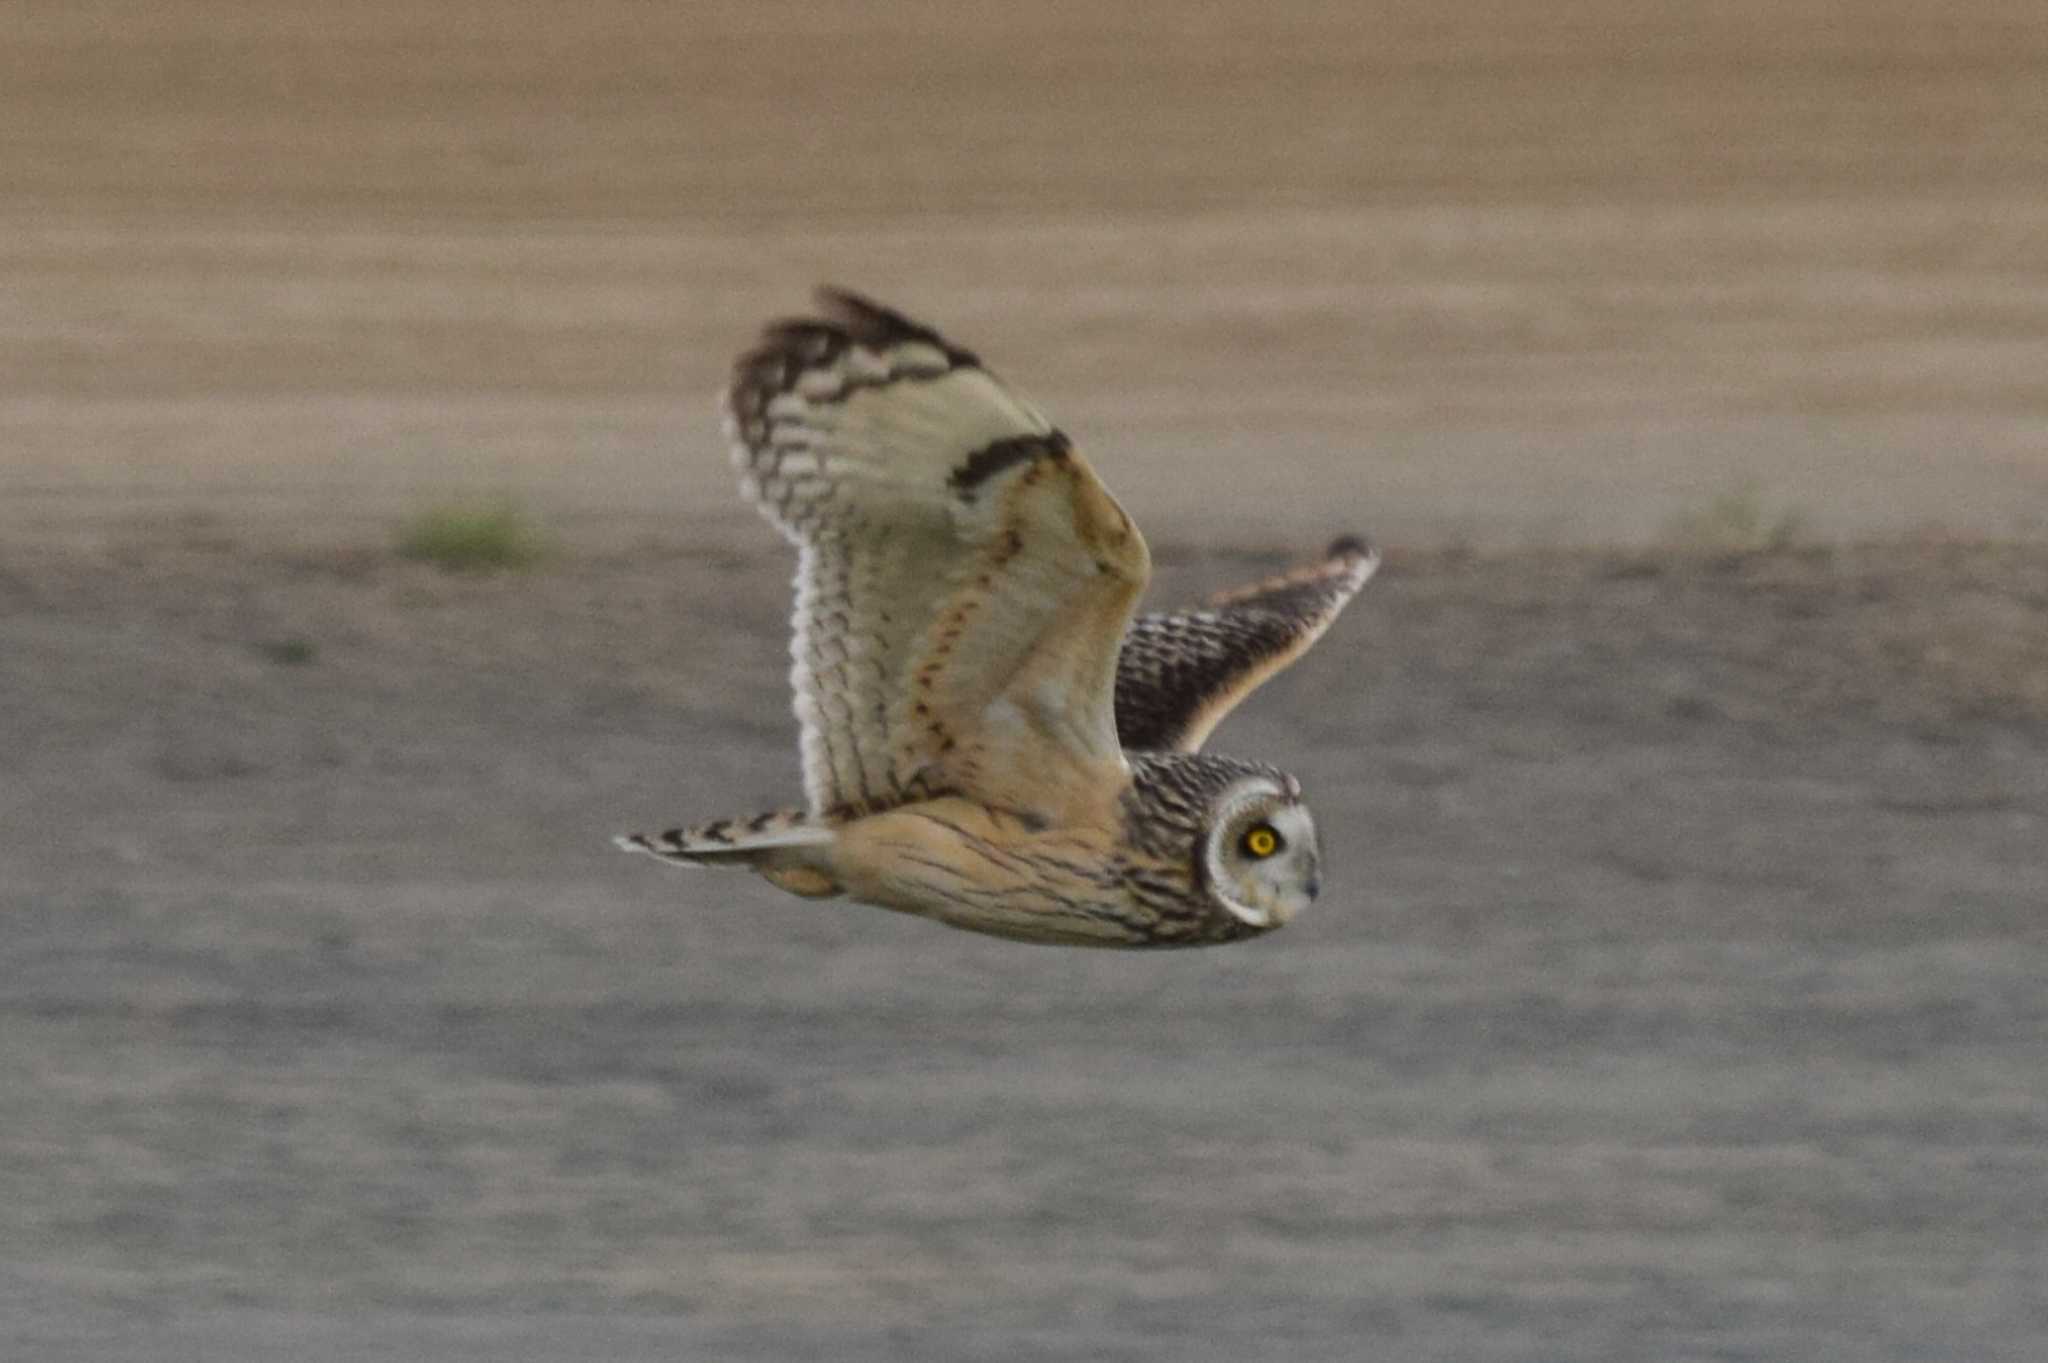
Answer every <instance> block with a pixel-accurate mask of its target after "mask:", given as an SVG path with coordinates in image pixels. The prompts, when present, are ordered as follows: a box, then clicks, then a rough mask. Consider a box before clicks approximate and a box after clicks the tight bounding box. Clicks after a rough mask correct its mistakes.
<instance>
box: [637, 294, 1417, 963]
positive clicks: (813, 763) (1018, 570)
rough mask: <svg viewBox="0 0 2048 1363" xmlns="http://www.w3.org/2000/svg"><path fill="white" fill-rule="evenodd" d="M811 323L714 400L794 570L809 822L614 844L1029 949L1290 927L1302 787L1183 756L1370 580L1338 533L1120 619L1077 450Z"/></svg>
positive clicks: (970, 376)
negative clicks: (1314, 557)
mask: <svg viewBox="0 0 2048 1363" xmlns="http://www.w3.org/2000/svg"><path fill="white" fill-rule="evenodd" d="M817 301H818V315H817V316H816V317H814V318H809V319H804V320H794V321H785V322H779V323H775V324H773V325H771V326H769V327H768V329H767V330H766V332H765V333H764V335H763V337H762V339H761V341H760V342H759V343H758V345H756V346H755V348H754V349H752V350H750V351H748V352H747V353H746V354H744V355H742V356H741V357H740V359H739V361H738V363H737V365H736V366H735V369H734V374H733V379H732V383H731V386H730V388H729V389H728V391H727V394H726V413H727V424H728V428H729V433H730V435H731V438H732V449H733V461H734V463H735V464H736V466H737V467H738V470H739V474H740V481H741V486H742V489H743V490H744V492H745V494H746V497H747V499H748V500H749V501H751V502H752V503H753V504H754V505H755V506H756V507H757V508H758V509H759V510H760V511H761V512H762V514H763V515H765V516H766V517H767V518H768V519H769V520H770V521H771V522H773V523H774V524H775V525H776V526H777V527H778V528H779V529H780V530H781V531H782V533H783V534H784V535H785V536H786V537H788V539H789V540H790V541H791V542H792V543H793V544H794V545H795V546H796V552H797V570H796V607H795V620H794V626H795V629H794V638H793V640H792V643H791V645H790V654H791V657H792V659H793V666H792V668H791V673H790V675H791V681H792V684H793V686H794V688H795V692H796V714H797V720H798V723H799V726H800V728H801V732H802V738H801V751H802V762H803V785H804V806H803V808H801V809H787V810H776V811H772V812H769V813H764V814H756V815H753V816H750V817H741V818H731V819H719V820H717V821H715V822H711V823H704V824H699V825H696V826H694V827H690V828H677V829H671V830H669V831H668V832H666V833H659V834H635V835H632V836H630V837H622V838H619V839H617V840H616V841H617V843H618V845H619V846H620V847H623V848H625V849H627V850H629V851H635V852H644V853H648V854H651V855H653V856H656V857H659V858H661V859H662V860H664V861H668V862H672V863H677V864H681V865H687V866H726V867H741V868H745V869H748V870H752V871H754V872H756V873H758V874H759V875H761V876H763V877H765V878H766V879H767V880H769V881H770V882H771V883H773V884H775V885H776V886H778V887H780V888H781V889H783V890H786V891H788V892H790V893H791V894H796V895H802V896H806V897H812V898H824V897H829V896H835V895H843V896H845V897H847V898H849V899H851V900H854V901H857V902H860V903H865V904H872V905H878V906H880V907H883V908H889V909H897V910H901V911H903V912H905V913H911V914H917V915H921V916H923V917H926V918H931V919H935V920H937V921H938V922H941V923H946V924H950V925H951V926H953V927H957V928H965V929H968V930H970V931H974V932H983V933H990V934H993V935H996V936H999V937H1007V938H1013V939H1016V940H1019V941H1025V942H1042V943H1060V944H1067V945H1073V946H1103V947H1185V946H1203V945H1209V944H1214V943H1221V942H1233V941H1237V940H1240V939H1242V938H1246V937H1252V936H1256V935H1258V934H1260V933H1265V932H1270V931H1272V930H1273V929H1274V928H1277V927H1280V926H1282V925H1283V924H1285V923H1287V922H1288V921H1289V920H1290V919H1292V918H1293V917H1294V916H1295V915H1296V914H1298V913H1300V912H1301V910H1302V909H1304V908H1306V907H1307V906H1308V904H1309V903H1310V901H1312V900H1313V899H1314V898H1315V897H1316V893H1317V891H1318V890H1319V889H1320V888H1321V885H1322V853H1321V850H1320V848H1319V847H1318V844H1317V841H1316V827H1315V821H1314V819H1312V818H1311V817H1310V815H1309V811H1308V807H1307V806H1306V805H1304V804H1303V803H1302V798H1301V787H1300V785H1299V784H1298V783H1297V782H1296V781H1295V779H1294V778H1293V777H1291V776H1289V775H1287V774H1286V773H1284V772H1281V771H1279V770H1277V769H1275V768H1273V767H1270V766H1266V765H1264V764H1263V763H1257V762H1242V761H1237V760H1235V759H1232V758H1227V757H1218V756H1214V755H1212V754H1209V753H1204V752H1202V751H1200V749H1201V746H1202V743H1203V741H1204V740H1205V739H1206V738H1207V737H1208V736H1209V732H1210V730H1212V729H1214V728H1215V727H1216V725H1217V723H1218V722H1219V721H1220V720H1221V719H1222V718H1223V717H1224V715H1226V714H1227V713H1229V711H1230V710H1231V708H1232V707H1234V706H1235V705H1236V704H1237V703H1238V702H1239V701H1240V700H1242V699H1244V697H1245V696H1246V695H1247V694H1248V693H1250V692H1251V691H1252V690H1253V688H1255V687H1257V686H1258V685H1259V684H1260V683H1261V682H1263V681H1265V680H1266V679H1267V678H1268V677H1270V676H1272V675H1273V674H1274V673H1275V672H1277V671H1279V670H1280V669H1281V668H1283V667H1285V666H1287V665H1288V664H1289V663H1291V662H1293V661H1294V660H1295V659H1296V658H1298V657H1300V656H1301V654H1302V653H1303V652H1304V651H1305V650H1306V649H1307V648H1308V647H1309V645H1310V644H1312V643H1314V642H1315V640H1316V639H1317V638H1318V637H1320V636H1321V634H1322V633H1323V631H1324V630H1326V629H1327V628H1328V627H1329V625H1330V623H1331V621H1333V620H1334V619H1335V618H1336V616H1337V614H1338V612H1339V611H1341V610H1342V609H1343V608H1344V605H1345V603H1346V602H1348V601H1349V600H1350V599H1351V597H1352V596H1353V595H1354V594H1356V593H1357V591H1358V589H1359V588H1360V587H1362V586H1363V585H1364V584H1365V582H1366V579H1367V578H1369V577H1370V576H1371V575H1372V573H1373V570H1374V569H1375V568H1376V567H1377V566H1378V562H1379V560H1378V556H1377V555H1376V554H1375V553H1374V552H1373V551H1372V550H1371V549H1370V548H1368V547H1367V546H1366V545H1365V544H1364V543H1363V542H1362V541H1360V540H1358V539H1355V538H1349V537H1347V538H1344V539H1340V540H1338V541H1337V542H1336V543H1335V544H1333V545H1331V546H1330V548H1329V549H1328V550H1327V551H1326V552H1325V553H1324V554H1323V556H1322V558H1321V559H1320V560H1319V561H1317V562H1314V563H1311V564H1309V565H1307V566H1306V567H1303V568H1300V569H1297V570H1296V571H1293V572H1290V573H1285V574H1283V575H1280V576H1277V577H1274V578H1271V579H1269V580H1267V581H1263V582H1259V583H1256V584H1254V585H1251V586H1248V587H1245V588H1242V589H1240V590H1237V591H1233V592H1229V593H1226V594H1224V595H1222V596H1219V597H1216V598H1215V599H1214V600H1212V601H1210V602H1208V603H1207V604H1206V605H1204V606H1202V607H1200V608H1199V609H1193V610H1185V611H1177V612H1171V613H1161V614H1147V615H1138V616H1136V617H1135V618H1133V613H1132V612H1133V607H1134V606H1135V605H1136V603H1137V600H1138V597H1139V594H1140V593H1141V592H1143V590H1144V588H1145V582H1146V579H1147V577H1148V576H1149V574H1150V571H1151V560H1150V556H1149V554H1148V552H1147V550H1146V547H1145V540H1144V537H1143V536H1141V535H1140V534H1139V533H1138V528H1137V526H1135V525H1133V524H1132V523H1131V519H1130V517H1129V516H1127V515H1125V514H1124V511H1123V508H1122V507H1120V506H1118V505H1117V502H1116V499H1115V498H1113V497H1112V496H1110V494H1109V491H1108V489H1107V488H1105V487H1104V486H1103V485H1102V482H1101V480H1100V479H1099V478H1097V477H1096V474H1095V470H1094V469H1093V468H1091V467H1090V466H1089V464H1088V461H1087V460H1086V459H1084V458H1083V457H1082V456H1081V452H1080V451H1079V450H1078V449H1076V448H1075V447H1074V445H1073V443H1072V442H1071V441H1069V440H1068V438H1067V437H1066V435H1065V434H1064V433H1062V432H1061V431H1060V430H1059V429H1058V428H1056V427H1055V426H1053V425H1052V424H1051V423H1050V422H1049V421H1047V420H1046V418H1045V417H1044V416H1043V415H1041V414H1040V412H1039V411H1038V409H1037V408H1035V407H1033V406H1032V405H1031V404H1030V403H1028V402H1026V401H1025V400H1024V399H1023V398H1021V397H1019V396H1018V395H1017V394H1016V393H1015V392H1014V391H1012V390H1011V389H1010V388H1008V387H1006V386H1005V385H1004V384H1003V383H1001V382H1000V381H998V380H997V379H996V377H995V376H994V375H993V374H992V373H990V372H989V370H988V369H987V368H986V367H985V366H984V365H983V364H982V363H981V361H980V360H979V359H977V358H976V357H975V355H974V354H973V353H972V352H970V351H967V350H964V349H962V348H961V347H960V346H958V345H955V344H954V343H953V342H951V341H949V340H947V339H946V338H945V337H943V336H941V335H940V334H939V333H938V332H936V331H934V330H932V329H931V328H929V327H927V326H923V325H921V324H919V323H917V322H914V321H911V320H910V319H909V318H907V317H905V316H903V315H902V314H900V313H897V312H894V311H892V310H890V309H889V308H886V307H882V306H880V305H878V304H876V303H874V302H872V301H870V300H868V299H865V298H861V297H859V296H857V295H855V294H852V293H847V292H843V291H839V290H833V289H824V290H820V291H819V293H818V296H817Z"/></svg>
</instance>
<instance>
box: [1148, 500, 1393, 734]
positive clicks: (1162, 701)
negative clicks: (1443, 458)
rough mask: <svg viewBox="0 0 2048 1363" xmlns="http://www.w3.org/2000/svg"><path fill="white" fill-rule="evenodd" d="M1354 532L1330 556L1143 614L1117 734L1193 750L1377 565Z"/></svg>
mask: <svg viewBox="0 0 2048 1363" xmlns="http://www.w3.org/2000/svg"><path fill="white" fill-rule="evenodd" d="M1379 562H1380V560H1379V555H1378V554H1377V553H1375V552H1374V551H1373V550H1372V548H1371V547H1370V546H1368V545H1367V544H1366V543H1365V542H1364V541H1363V540H1360V539H1357V538H1355V537H1351V536H1346V537H1345V538H1343V539H1340V540H1338V541H1337V542H1336V543H1334V544H1332V545H1331V546H1330V547H1329V549H1328V550H1327V551H1326V552H1325V554H1324V556H1323V558H1322V560H1321V561H1320V562H1317V563H1313V564H1310V565H1308V566H1306V567H1303V568H1297V569H1295V570H1294V571H1293V572H1289V573H1283V574H1281V575H1280V576H1279V577H1274V578H1269V579H1267V580H1266V581H1264V582H1259V583H1255V584H1254V585H1252V586H1249V587H1243V588H1239V589H1238V590H1236V591H1231V592H1225V593H1223V594H1222V595H1220V596H1217V597H1214V598H1212V599H1211V600H1210V601H1209V602H1208V604H1207V605H1205V606H1203V607H1201V608H1199V609H1196V610H1187V611H1172V612H1159V613H1154V614H1147V615H1141V616H1139V617H1138V618H1137V619H1135V620H1133V621H1132V622H1131V628H1130V630H1129V632H1128V633H1126V634H1125V636H1124V644H1123V652H1122V653H1121V654H1120V655H1119V657H1118V659H1117V669H1116V728H1117V738H1118V740H1119V741H1120V742H1122V744H1123V745H1124V747H1126V748H1128V749H1131V750H1134V751H1160V750H1165V749H1179V750H1180V751H1183V752H1194V751H1196V750H1197V749H1199V748H1200V747H1201V746H1202V743H1203V741H1204V740H1205V739H1207V738H1208V736H1209V732H1210V731H1211V730H1212V729H1214V728H1215V727H1216V726H1217V724H1218V723H1220V722H1221V721H1222V719H1223V717H1224V716H1225V715H1227V714H1229V713H1230V711H1231V710H1232V709H1234V708H1235V707H1236V706H1237V704H1238V702H1240V701H1242V700H1243V699H1244V698H1245V697H1246V696H1248V695H1250V694H1251V693H1252V691H1254V690H1255V689H1257V687H1258V686H1259V685H1260V684H1261V683H1263V682H1264V681H1265V680H1266V679H1267V678H1268V677H1271V676H1272V675H1273V674H1274V673H1276V672H1278V671H1279V670H1280V669H1281V668H1283V667H1286V666H1287V665H1288V664H1289V663H1291V662H1293V661H1294V660H1295V659H1296V658H1299V657H1300V656H1301V655H1302V654H1303V653H1305V652H1307V651H1308V647H1309V645H1310V644H1313V643H1314V642H1315V641H1316V640H1317V639H1319V638H1321V637H1322V634H1323V631H1324V630H1326V629H1328V628H1329V627H1330V622H1331V621H1333V620H1335V619H1336V618H1337V615H1338V612H1340V611H1342V610H1343V609H1344V606H1345V604H1346V603H1347V602H1349V601H1350V600H1351V598H1352V597H1353V596H1356V595H1357V594H1358V589H1359V588H1361V587H1363V586H1364V585H1365V583H1366V580H1367V579H1368V578H1370V577H1371V576H1372V575H1373V570H1374V569H1376V568H1378V567H1379Z"/></svg>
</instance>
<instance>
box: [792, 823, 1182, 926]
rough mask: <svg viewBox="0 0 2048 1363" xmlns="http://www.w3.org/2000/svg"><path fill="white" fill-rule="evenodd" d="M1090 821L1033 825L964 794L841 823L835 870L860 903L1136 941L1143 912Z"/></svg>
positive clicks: (959, 921)
mask: <svg viewBox="0 0 2048 1363" xmlns="http://www.w3.org/2000/svg"><path fill="white" fill-rule="evenodd" d="M1108 852H1109V848H1108V846H1107V840H1106V839H1105V838H1104V837H1102V836H1101V835H1100V834H1098V833H1096V832H1095V831H1094V830H1077V829H1062V828H1034V827H1032V826H1031V825H1030V824H1029V823H1028V822H1027V821H1026V820H1024V819H1021V818H1018V817H1015V816H1012V815H1007V814H1002V813H998V812H995V811H991V810H989V809H987V808H984V807H983V806H980V805H976V804H973V803H971V802H969V801H965V800H959V799H943V800H932V801H928V802H924V803H920V804H914V805H905V806H903V807H901V808H898V809H893V810H890V811H888V812H887V813H883V814H875V815H870V816H869V817H867V818H865V819H857V820H855V821H853V822H852V823H849V824H844V825H842V826H841V827H840V828H839V829H838V836H837V837H836V838H835V839H834V841H833V847H832V871H833V875H834V876H835V877H836V878H837V879H838V881H839V883H840V884H841V885H842V886H843V887H844V888H845V891H846V894H847V895H848V896H849V897H851V898H853V899H857V900H860V901H861V902H862V903H866V904H874V905H877V906H879V907H881V908H886V909H896V910H898V911H900V912H903V913H913V914H917V915H919V916H920V917H924V918H932V919H937V920H938V921H939V922H942V923H946V924H948V925H950V926H952V927H956V928H965V929H967V930H968V931H970V932H982V933H988V934H990V935H992V936H996V937H1008V938H1011V939H1013V940H1016V941H1022V942H1044V943H1056V944H1062V945H1068V946H1107V947H1116V946H1138V945H1142V944H1144V943H1145V942H1146V940H1147V938H1148V937H1149V933H1148V932H1147V931H1146V927H1147V923H1146V919H1147V917H1148V915H1146V914H1145V913H1144V911H1143V910H1142V908H1141V906H1140V905H1139V904H1138V902H1137V901H1136V900H1135V899H1133V897H1132V896H1131V894H1130V892H1129V890H1128V888H1127V887H1126V886H1125V885H1124V883H1123V881H1122V878H1121V876H1120V874H1119V873H1118V872H1117V871H1116V870H1115V869H1114V862H1113V859H1112V858H1111V857H1110V856H1109V855H1108Z"/></svg>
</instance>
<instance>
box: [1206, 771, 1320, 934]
mask: <svg viewBox="0 0 2048 1363" xmlns="http://www.w3.org/2000/svg"><path fill="white" fill-rule="evenodd" d="M1195 856H1196V867H1195V872H1196V880H1197V882H1198V883H1199V884H1200V885H1202V887H1203V888H1204V889H1206V890H1207V891H1208V893H1209V894H1210V896H1211V897H1212V898H1214V899H1215V901H1216V902H1217V903H1218V904H1219V905H1221V906H1222V907H1223V909H1224V910H1225V911H1227V912H1228V913H1229V914H1230V915H1231V917H1233V918H1235V919H1237V920H1238V921H1239V922H1241V923H1244V924H1246V925H1247V926H1250V927H1253V928H1277V927H1280V926H1281V925H1283V924H1285V923H1286V922H1287V921H1288V920H1290V919H1292V918H1293V917H1294V915H1296V914H1297V913H1300V912H1301V911H1302V910H1303V909H1305V908H1307V907H1308V906H1309V905H1310V904H1311V903H1313V902H1314V900H1315V897H1316V893H1317V891H1319V890H1320V889H1321V888H1322V870H1321V853H1320V852H1319V851H1318V849H1317V847H1316V821H1315V819H1314V818H1313V817H1312V816H1311V815H1310V814H1309V812H1308V806H1306V805H1304V804H1303V803H1302V802H1301V788H1300V787H1299V786H1298V785H1296V784H1295V782H1294V780H1293V778H1291V777H1282V776H1279V775H1278V773H1274V774H1272V775H1267V774H1265V773H1263V772H1262V773H1259V774H1256V775H1251V776H1247V777H1244V778H1242V779H1240V780H1238V781H1235V782H1233V783H1231V784H1230V785H1229V786H1227V787H1225V788H1224V789H1223V791H1222V792H1221V793H1220V794H1219V795H1218V796H1217V797H1216V799H1215V801H1214V803H1213V804H1212V805H1211V808H1210V817H1209V819H1208V821H1207V827H1206V828H1205V829H1204V831H1203V834H1202V837H1201V838H1200V840H1199V842H1198V845H1197V848H1196V852H1195Z"/></svg>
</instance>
